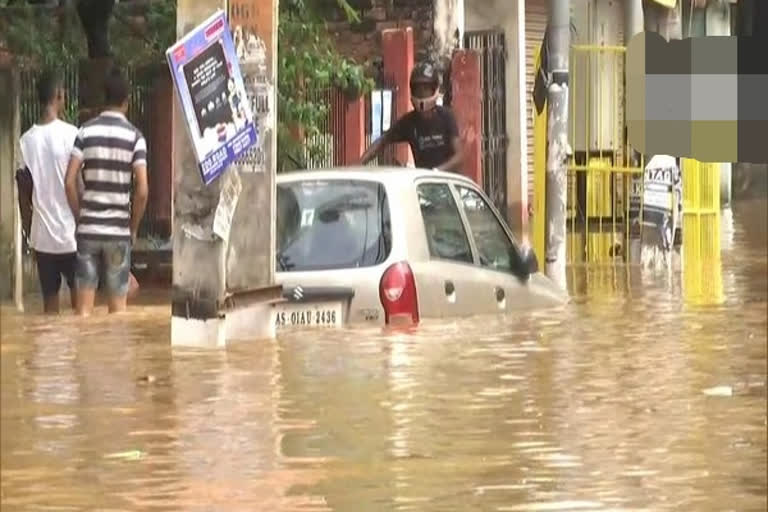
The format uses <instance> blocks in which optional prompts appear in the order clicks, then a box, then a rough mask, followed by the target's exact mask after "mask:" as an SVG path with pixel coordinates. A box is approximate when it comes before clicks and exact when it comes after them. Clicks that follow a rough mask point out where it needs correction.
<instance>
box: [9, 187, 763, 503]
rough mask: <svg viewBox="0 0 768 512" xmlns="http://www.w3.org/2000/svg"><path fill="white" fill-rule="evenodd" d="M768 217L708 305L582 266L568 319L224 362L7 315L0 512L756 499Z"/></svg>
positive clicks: (740, 233) (275, 346) (463, 328)
mask: <svg viewBox="0 0 768 512" xmlns="http://www.w3.org/2000/svg"><path fill="white" fill-rule="evenodd" d="M766 204H767V203H766V202H764V201H761V202H751V203H744V204H739V205H736V207H735V208H734V210H733V215H732V217H731V216H729V215H724V217H723V242H722V245H723V265H722V289H723V294H724V303H723V304H720V305H710V306H706V305H705V306H691V305H686V304H685V303H684V301H683V299H682V297H683V295H682V294H681V278H680V275H679V274H675V275H672V276H669V275H668V274H666V273H665V272H658V271H655V272H654V271H644V272H640V271H639V270H638V271H634V272H632V273H630V274H627V273H626V272H624V273H622V272H621V271H615V270H612V269H611V268H607V269H603V270H599V269H591V270H590V271H589V272H584V271H583V270H578V269H577V270H574V271H572V272H571V273H570V275H571V277H572V287H573V290H574V295H575V296H576V299H575V300H574V302H573V303H572V304H569V305H567V306H565V307H563V308H562V309H557V310H552V311H542V312H535V313H526V314H520V315H516V316H514V317H509V318H482V319H474V320H462V321H458V322H450V323H445V324H443V325H438V324H428V325H424V326H422V327H421V328H419V329H418V330H417V331H416V332H414V333H410V334H408V333H401V334H386V333H383V332H381V331H379V330H353V331H336V332H331V331H328V332H316V333H297V334H292V335H287V336H284V337H280V338H279V339H277V340H275V341H272V342H255V343H245V344H239V345H237V346H235V347H233V348H230V349H228V350H226V351H216V352H200V351H190V350H176V349H174V350H171V348H170V346H169V341H168V340H169V334H170V333H169V330H170V328H169V320H168V315H169V310H168V308H167V307H166V306H163V305H154V306H153V305H150V306H146V307H142V308H135V309H134V310H133V311H132V312H131V313H129V314H127V315H126V316H124V317H120V318H107V317H106V315H99V316H98V317H95V318H92V319H89V320H87V321H81V320H78V319H76V318H74V317H71V316H70V317H64V318H61V319H59V320H55V321H51V320H50V319H48V318H45V317H42V316H36V315H34V314H30V313H27V314H26V315H18V314H16V313H14V312H13V311H12V309H11V308H9V307H5V308H4V309H3V310H2V425H1V426H2V432H1V433H2V443H1V445H0V448H1V449H2V510H3V511H4V512H6V511H16V510H46V511H48V510H56V511H70V510H72V511H75V510H102V511H123V510H125V511H128V510H130V511H159V510H168V511H223V510H227V511H230V510H232V511H260V510H264V511H286V510H296V511H298V510H301V511H321V510H334V511H350V512H352V511H355V512H357V511H379V510H381V511H385V510H387V511H388V510H401V511H406V510H413V511H438V510H441V511H442V510H444V511H474V510H478V511H480V510H482V511H494V510H498V511H518V510H519V511H524V510H532V511H564V510H578V511H581V510H600V511H608V510H612V511H630V510H632V511H667V510H668V511H696V512H702V511H740V512H741V511H763V510H766V493H767V490H768V485H767V483H766V469H767V468H766V455H767V454H766V428H767V427H766V336H767V320H766V313H767V312H768V311H767V308H768V302H767V301H768V277H767V270H768V263H767V261H766V259H767V257H768V237H767V236H766V225H765V224H766V222H765V219H766V215H767V213H768V212H767V211H766ZM748 226H749V227H748Z"/></svg>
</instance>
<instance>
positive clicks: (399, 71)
mask: <svg viewBox="0 0 768 512" xmlns="http://www.w3.org/2000/svg"><path fill="white" fill-rule="evenodd" d="M413 52H414V50H413V30H412V29H411V27H408V28H393V29H387V30H383V31H382V32H381V53H382V55H383V56H384V59H383V60H384V72H385V73H387V74H390V75H392V76H393V77H394V79H395V85H396V87H397V98H396V102H395V104H396V105H397V116H398V117H402V116H403V115H405V114H406V113H408V112H410V111H411V110H412V109H413V106H412V105H411V88H410V86H409V82H410V78H411V71H412V70H413V58H414V53H413ZM393 121H394V120H393ZM395 158H396V159H397V160H398V161H399V162H401V163H402V164H408V165H412V164H413V156H412V155H411V148H410V147H409V146H408V145H407V144H398V145H397V148H396V150H395Z"/></svg>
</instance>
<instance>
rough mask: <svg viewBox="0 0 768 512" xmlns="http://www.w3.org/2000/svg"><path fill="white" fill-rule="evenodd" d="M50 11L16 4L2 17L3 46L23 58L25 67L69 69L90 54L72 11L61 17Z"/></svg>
mask: <svg viewBox="0 0 768 512" xmlns="http://www.w3.org/2000/svg"><path fill="white" fill-rule="evenodd" d="M52 12H54V11H52V10H51V9H46V8H38V7H34V6H31V5H29V4H27V3H26V2H18V1H17V2H16V3H15V4H14V7H13V10H12V13H8V14H6V15H5V16H3V17H2V18H0V34H2V36H0V38H1V39H2V41H0V43H2V44H4V45H5V46H6V47H7V48H8V49H9V50H10V51H11V52H12V53H14V54H15V55H17V56H21V57H22V59H21V62H22V64H33V65H34V64H44V65H51V64H55V65H57V66H62V67H63V66H66V65H67V64H71V63H73V62H76V61H77V60H78V59H80V58H81V57H83V56H85V55H86V54H87V50H86V46H85V37H84V36H83V32H82V28H81V27H80V21H79V19H78V17H77V13H76V12H75V10H74V9H73V8H64V9H63V10H62V11H60V12H61V15H60V16H58V17H57V16H52V15H51V14H52Z"/></svg>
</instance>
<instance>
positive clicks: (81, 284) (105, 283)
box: [75, 239, 131, 297]
mask: <svg viewBox="0 0 768 512" xmlns="http://www.w3.org/2000/svg"><path fill="white" fill-rule="evenodd" d="M130 273H131V242H124V241H95V240H83V239H78V241H77V267H76V268H75V286H77V287H78V288H83V289H91V290H95V289H96V288H101V289H103V290H104V291H105V292H106V293H107V294H109V295H110V296H113V297H122V296H123V295H127V294H128V280H129V277H130ZM99 284H101V287H99Z"/></svg>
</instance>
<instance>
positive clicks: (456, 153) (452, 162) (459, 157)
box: [437, 137, 464, 172]
mask: <svg viewBox="0 0 768 512" xmlns="http://www.w3.org/2000/svg"><path fill="white" fill-rule="evenodd" d="M451 148H452V149H453V156H452V157H451V158H449V159H448V160H447V161H446V162H445V163H442V164H440V165H438V166H437V168H438V169H440V170H441V171H447V172H461V170H462V167H463V165H464V145H463V144H462V143H461V139H460V138H459V137H453V139H451Z"/></svg>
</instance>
